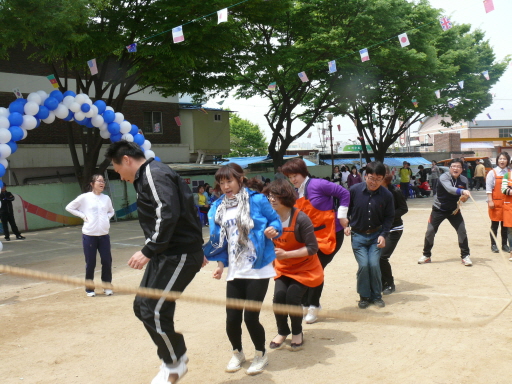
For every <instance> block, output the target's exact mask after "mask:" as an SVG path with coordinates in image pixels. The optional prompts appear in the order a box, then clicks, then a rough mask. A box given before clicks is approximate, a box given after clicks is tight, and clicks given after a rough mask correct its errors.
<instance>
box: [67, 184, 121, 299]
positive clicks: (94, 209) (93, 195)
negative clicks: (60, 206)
mask: <svg viewBox="0 0 512 384" xmlns="http://www.w3.org/2000/svg"><path fill="white" fill-rule="evenodd" d="M104 189H105V180H104V179H103V176H102V175H94V176H93V177H92V178H91V183H90V192H87V193H82V194H81V195H80V196H78V197H77V198H76V199H75V200H73V201H72V202H71V203H69V204H68V205H67V207H66V211H68V212H69V213H71V214H73V215H75V216H78V217H80V218H82V219H83V220H84V226H83V227H82V243H83V246H84V255H85V278H86V279H87V280H94V269H95V268H96V253H97V252H98V251H99V253H100V259H101V281H103V282H104V283H107V284H106V286H107V287H111V283H112V254H111V253H110V235H109V234H108V231H109V229H110V218H111V217H112V216H114V207H112V202H111V201H110V197H108V196H107V195H104V194H102V192H103V190H104ZM85 292H86V293H87V296H89V297H94V296H96V293H95V292H94V289H90V288H86V289H85ZM103 292H104V293H105V295H107V296H110V295H112V294H113V293H114V292H112V289H110V288H105V289H104V290H103Z"/></svg>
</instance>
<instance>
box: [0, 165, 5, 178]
mask: <svg viewBox="0 0 512 384" xmlns="http://www.w3.org/2000/svg"><path fill="white" fill-rule="evenodd" d="M4 175H5V167H4V166H3V165H2V164H0V177H3V176H4Z"/></svg>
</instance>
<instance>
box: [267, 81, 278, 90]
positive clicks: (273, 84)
mask: <svg viewBox="0 0 512 384" xmlns="http://www.w3.org/2000/svg"><path fill="white" fill-rule="evenodd" d="M276 84H277V83H276V82H275V81H273V82H272V83H270V84H269V85H268V88H267V89H268V90H270V91H273V90H275V89H276Z"/></svg>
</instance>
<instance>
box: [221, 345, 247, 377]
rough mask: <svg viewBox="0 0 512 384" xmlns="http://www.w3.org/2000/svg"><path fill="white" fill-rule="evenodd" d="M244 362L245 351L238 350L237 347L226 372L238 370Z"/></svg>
mask: <svg viewBox="0 0 512 384" xmlns="http://www.w3.org/2000/svg"><path fill="white" fill-rule="evenodd" d="M243 363H245V355H244V351H240V352H238V349H235V350H234V351H233V356H232V357H231V360H229V363H228V366H227V367H226V372H236V371H238V370H240V369H241V368H242V364H243Z"/></svg>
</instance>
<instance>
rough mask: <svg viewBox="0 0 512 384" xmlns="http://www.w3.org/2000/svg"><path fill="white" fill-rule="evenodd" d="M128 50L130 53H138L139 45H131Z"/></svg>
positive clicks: (127, 47)
mask: <svg viewBox="0 0 512 384" xmlns="http://www.w3.org/2000/svg"><path fill="white" fill-rule="evenodd" d="M126 49H127V50H128V52H130V53H133V52H137V43H131V44H130V45H127V46H126Z"/></svg>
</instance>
